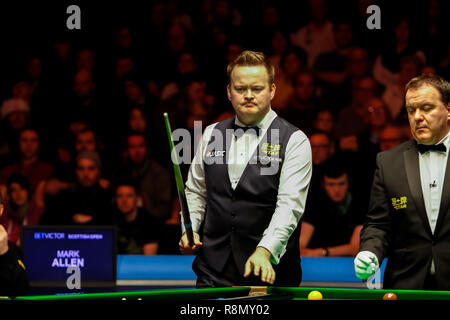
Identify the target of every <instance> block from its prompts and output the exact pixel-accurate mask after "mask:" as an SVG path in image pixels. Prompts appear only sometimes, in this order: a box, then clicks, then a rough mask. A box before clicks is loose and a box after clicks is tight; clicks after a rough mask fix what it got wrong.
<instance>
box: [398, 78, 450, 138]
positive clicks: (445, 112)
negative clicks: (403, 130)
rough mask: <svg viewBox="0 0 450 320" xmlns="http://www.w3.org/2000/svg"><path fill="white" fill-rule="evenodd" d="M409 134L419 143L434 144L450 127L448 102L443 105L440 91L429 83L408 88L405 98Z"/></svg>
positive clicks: (449, 105) (449, 106)
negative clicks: (415, 87)
mask: <svg viewBox="0 0 450 320" xmlns="http://www.w3.org/2000/svg"><path fill="white" fill-rule="evenodd" d="M405 102H406V103H405V105H406V111H407V112H408V119H409V125H410V128H411V134H412V135H413V137H414V139H415V140H416V141H417V142H419V143H421V144H427V145H430V144H435V143H437V142H439V141H440V140H441V139H442V138H443V137H445V135H446V134H447V133H448V130H449V128H450V126H449V121H450V104H448V105H444V103H443V102H442V100H441V94H440V92H439V91H438V90H437V89H436V88H434V87H432V86H429V85H423V86H421V87H419V88H417V89H409V90H408V91H407V92H406V98H405Z"/></svg>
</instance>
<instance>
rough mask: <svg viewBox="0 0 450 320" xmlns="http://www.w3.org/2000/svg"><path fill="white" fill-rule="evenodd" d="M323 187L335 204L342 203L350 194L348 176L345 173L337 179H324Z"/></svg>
mask: <svg viewBox="0 0 450 320" xmlns="http://www.w3.org/2000/svg"><path fill="white" fill-rule="evenodd" d="M323 186H324V189H325V191H326V193H327V194H328V196H329V197H330V199H331V200H332V201H333V202H334V203H342V202H343V201H344V200H345V197H346V196H347V192H348V176H347V174H346V173H344V174H343V175H342V176H340V177H337V178H329V177H327V176H325V177H323Z"/></svg>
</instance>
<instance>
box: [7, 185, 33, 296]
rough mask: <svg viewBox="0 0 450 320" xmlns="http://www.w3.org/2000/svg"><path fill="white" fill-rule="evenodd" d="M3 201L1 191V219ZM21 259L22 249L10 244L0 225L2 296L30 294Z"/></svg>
mask: <svg viewBox="0 0 450 320" xmlns="http://www.w3.org/2000/svg"><path fill="white" fill-rule="evenodd" d="M3 199H4V198H3V195H2V192H1V191H0V217H1V216H2V214H3V212H4V210H5V201H4V200H3ZM21 259H22V253H21V250H20V248H19V247H17V246H16V245H15V244H14V243H12V242H8V233H7V232H6V230H5V228H4V227H3V225H1V224H0V296H9V297H16V296H20V295H25V294H27V293H28V289H29V282H28V278H27V274H26V272H25V266H24V264H23V262H22V260H23V259H22V260H21Z"/></svg>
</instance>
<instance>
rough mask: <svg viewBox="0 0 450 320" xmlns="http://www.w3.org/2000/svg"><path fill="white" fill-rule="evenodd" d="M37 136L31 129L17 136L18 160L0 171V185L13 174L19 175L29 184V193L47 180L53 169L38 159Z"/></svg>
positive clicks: (38, 143) (26, 129) (24, 130)
mask: <svg viewBox="0 0 450 320" xmlns="http://www.w3.org/2000/svg"><path fill="white" fill-rule="evenodd" d="M39 147H40V141H39V134H38V132H37V131H36V130H35V129H33V128H25V129H23V130H22V131H21V132H20V135H19V153H20V158H19V160H18V161H17V162H14V163H12V164H10V165H8V166H6V167H4V168H2V169H1V170H0V185H2V184H3V185H4V184H5V183H6V182H7V180H8V177H9V176H10V175H11V174H13V173H21V174H22V175H24V176H25V177H26V178H27V179H28V181H29V182H30V186H31V192H34V190H36V188H37V186H38V184H39V183H40V182H41V181H43V180H45V179H47V178H49V177H50V175H51V174H52V172H53V170H54V168H53V166H52V165H50V164H49V163H47V162H45V161H42V160H40V158H39Z"/></svg>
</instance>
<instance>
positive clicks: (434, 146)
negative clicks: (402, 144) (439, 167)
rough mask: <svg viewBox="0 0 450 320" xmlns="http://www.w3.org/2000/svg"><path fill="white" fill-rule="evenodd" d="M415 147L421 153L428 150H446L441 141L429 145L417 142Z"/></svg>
mask: <svg viewBox="0 0 450 320" xmlns="http://www.w3.org/2000/svg"><path fill="white" fill-rule="evenodd" d="M417 149H419V152H420V153H421V154H424V153H426V152H428V151H440V152H447V148H446V147H445V145H444V144H443V143H439V144H431V145H425V144H417Z"/></svg>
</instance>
